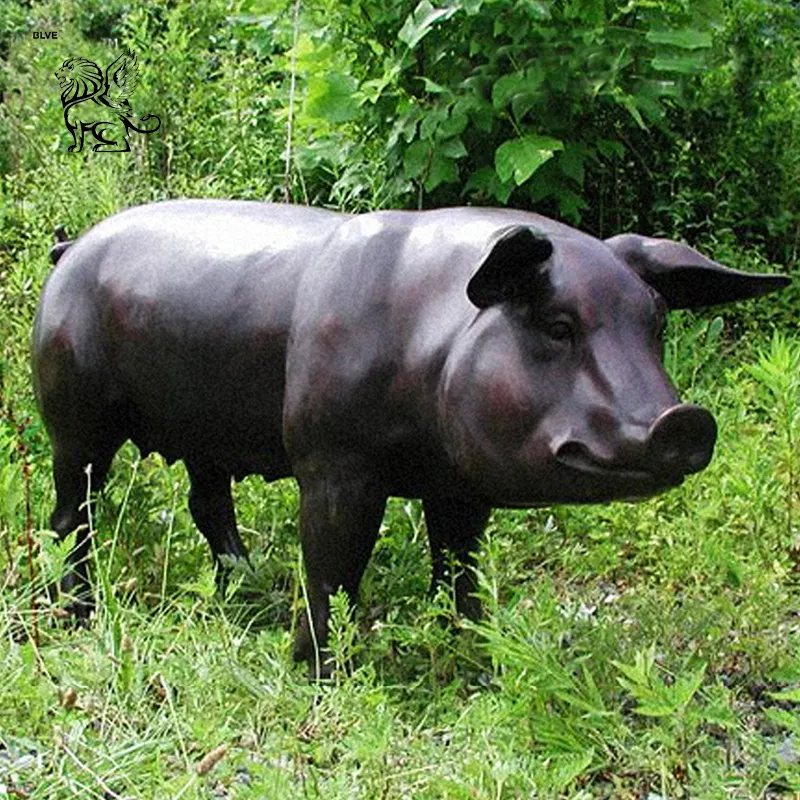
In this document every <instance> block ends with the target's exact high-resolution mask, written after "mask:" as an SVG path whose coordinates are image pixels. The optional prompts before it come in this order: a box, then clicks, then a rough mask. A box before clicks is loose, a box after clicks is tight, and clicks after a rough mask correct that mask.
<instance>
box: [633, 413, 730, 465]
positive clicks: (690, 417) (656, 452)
mask: <svg viewBox="0 0 800 800" xmlns="http://www.w3.org/2000/svg"><path fill="white" fill-rule="evenodd" d="M716 439H717V424H716V422H715V421H714V417H712V416H711V414H710V413H709V412H708V411H706V410H705V409H704V408H701V407H700V406H696V405H692V404H688V403H687V404H684V405H680V406H674V407H673V408H670V409H668V410H667V411H665V412H664V413H663V414H661V415H660V416H659V417H658V418H657V419H656V421H655V422H654V423H653V424H652V425H651V426H650V434H649V437H648V445H647V454H648V458H649V460H650V461H651V463H652V464H653V468H654V469H655V470H660V471H662V472H664V473H668V474H671V475H688V474H691V473H693V472H699V471H700V470H701V469H705V467H706V466H708V462H709V461H711V456H712V454H713V452H714V443H715V442H716Z"/></svg>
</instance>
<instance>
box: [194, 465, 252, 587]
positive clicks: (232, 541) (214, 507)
mask: <svg viewBox="0 0 800 800" xmlns="http://www.w3.org/2000/svg"><path fill="white" fill-rule="evenodd" d="M186 468H187V470H188V472H189V480H190V482H191V490H190V492H189V511H190V512H191V514H192V519H193V520H194V522H195V525H197V527H198V528H199V529H200V532H201V533H202V534H203V536H205V537H206V539H207V540H208V544H209V546H210V547H211V554H212V556H213V557H214V565H215V567H216V569H217V585H218V586H219V587H220V588H224V586H225V582H226V579H227V576H228V571H229V570H228V567H227V565H225V564H223V563H222V556H230V557H231V558H243V559H245V560H246V559H247V548H246V547H245V546H244V543H243V542H242V540H241V538H239V531H238V529H237V527H236V513H235V511H234V508H233V498H232V497H231V476H230V475H229V474H228V473H226V472H224V471H223V470H219V469H216V468H214V467H206V466H202V467H201V466H199V465H196V464H187V465H186Z"/></svg>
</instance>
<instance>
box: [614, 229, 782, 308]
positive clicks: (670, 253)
mask: <svg viewBox="0 0 800 800" xmlns="http://www.w3.org/2000/svg"><path fill="white" fill-rule="evenodd" d="M605 243H606V244H607V245H608V246H609V247H610V248H611V249H612V250H613V251H614V253H615V254H616V255H617V257H618V258H621V259H622V260H623V261H624V262H625V263H626V264H627V265H628V266H629V267H630V268H631V269H632V270H633V271H634V272H636V273H637V274H638V275H639V277H640V278H642V279H643V280H644V281H646V282H647V283H649V284H650V286H652V287H653V288H654V289H655V290H656V291H657V292H658V293H659V294H660V295H661V296H662V297H663V298H664V300H665V301H666V303H667V305H668V306H669V307H670V308H673V309H677V308H700V307H701V306H713V305H717V304H718V303H731V302H733V301H735V300H748V299H750V298H752V297H759V296H760V295H762V294H767V293H769V292H774V291H777V290H778V289H783V288H784V287H785V286H788V285H789V283H791V280H790V279H789V278H787V277H786V276H784V275H763V274H758V273H754V272H739V271H738V270H735V269H729V268H728V267H724V266H722V264H717V262H716V261H712V260H711V259H710V258H706V257H705V256H703V255H701V254H700V253H698V252H697V250H693V249H692V248H691V247H689V246H688V245H685V244H681V243H680V242H672V241H670V240H669V239H650V238H648V237H647V236H638V235H637V234H635V233H625V234H622V235H621V236H614V237H613V238H611V239H606V240H605Z"/></svg>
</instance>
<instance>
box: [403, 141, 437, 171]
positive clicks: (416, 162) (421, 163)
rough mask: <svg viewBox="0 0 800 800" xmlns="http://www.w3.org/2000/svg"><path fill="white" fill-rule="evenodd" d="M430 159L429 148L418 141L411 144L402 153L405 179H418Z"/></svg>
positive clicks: (423, 142)
mask: <svg viewBox="0 0 800 800" xmlns="http://www.w3.org/2000/svg"><path fill="white" fill-rule="evenodd" d="M430 157H431V146H430V144H429V143H428V142H426V141H422V140H420V139H418V140H417V141H416V142H412V143H411V144H410V145H409V146H408V147H407V148H406V151H405V153H403V172H405V175H406V177H407V178H418V177H419V176H420V175H421V174H422V172H423V171H424V169H425V168H426V167H427V166H428V161H429V159H430Z"/></svg>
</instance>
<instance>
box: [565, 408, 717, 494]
mask: <svg viewBox="0 0 800 800" xmlns="http://www.w3.org/2000/svg"><path fill="white" fill-rule="evenodd" d="M601 421H602V423H603V424H601ZM592 430H593V433H592V434H590V435H589V436H588V437H587V440H584V439H583V437H581V436H579V437H576V438H573V437H568V438H567V439H566V440H562V441H560V442H553V446H552V452H553V455H554V457H555V460H556V461H557V462H559V463H561V464H564V465H566V466H569V467H572V468H574V469H578V470H579V471H581V472H584V473H596V474H606V475H609V476H610V475H612V474H614V473H616V474H620V475H621V474H630V475H634V474H639V475H641V476H642V477H644V475H649V476H651V478H657V479H661V480H665V481H666V482H667V483H676V482H680V479H681V478H683V476H685V475H690V474H692V473H694V472H700V470H702V469H704V468H705V467H706V466H708V463H709V461H711V456H712V454H713V452H714V443H715V441H716V438H717V424H716V422H715V421H714V417H713V416H712V415H711V414H710V413H709V412H708V411H706V410H705V409H704V408H701V407H700V406H697V405H693V404H691V403H682V404H680V405H676V406H672V407H671V408H668V409H667V410H666V411H663V412H662V413H661V414H659V415H658V416H657V417H656V419H655V420H654V421H653V422H652V423H651V424H650V426H649V428H645V427H643V426H640V425H635V426H622V425H619V424H615V423H614V422H613V419H612V415H610V414H601V415H596V419H595V424H594V425H593V426H592ZM614 439H616V445H612V444H611V443H612V442H613V440H614ZM590 441H591V443H590Z"/></svg>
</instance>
